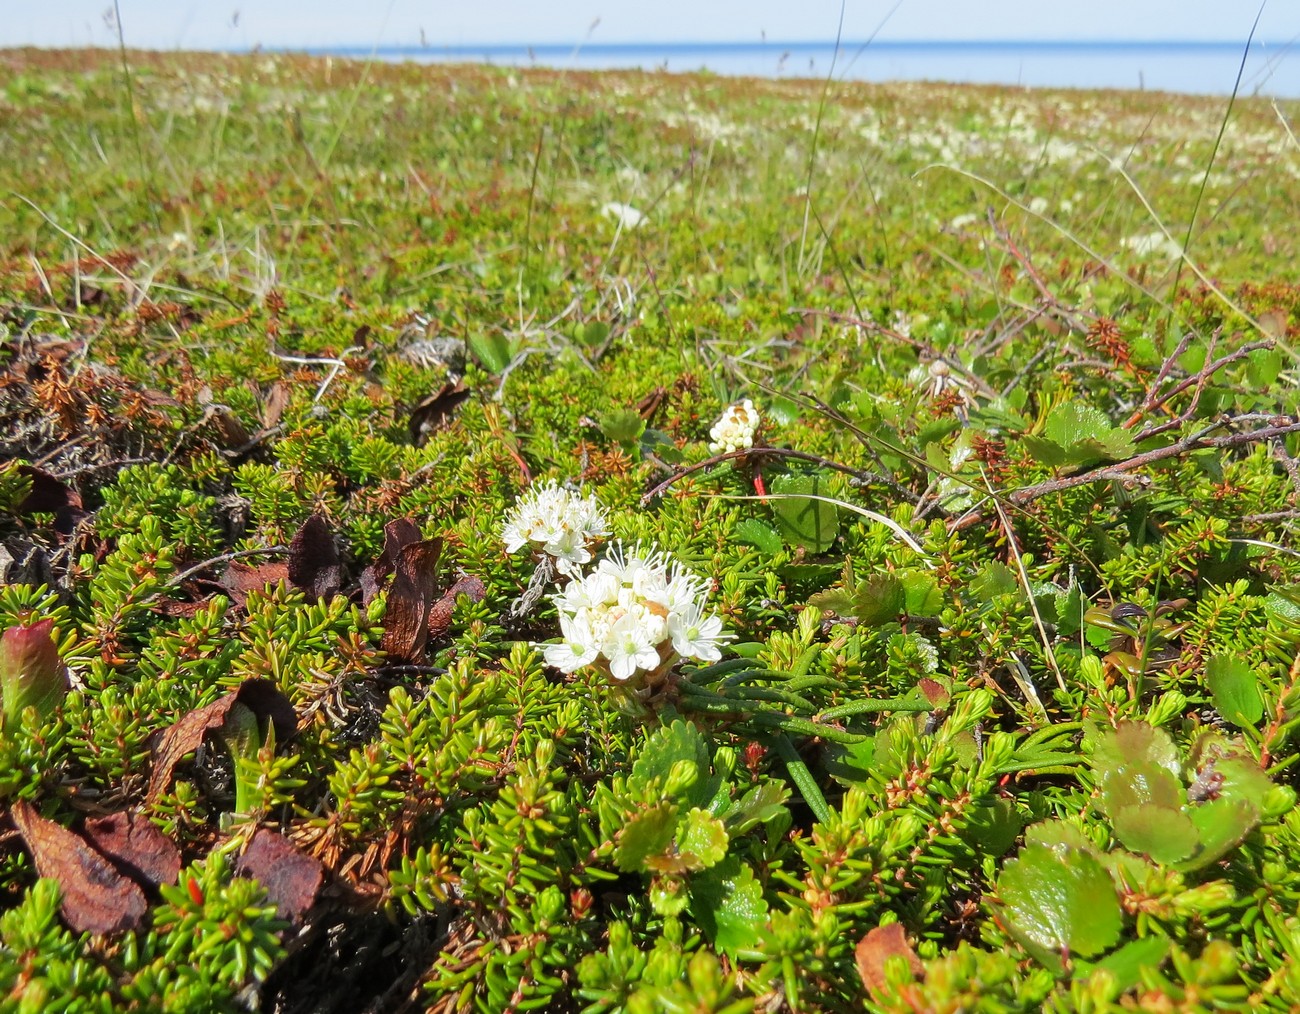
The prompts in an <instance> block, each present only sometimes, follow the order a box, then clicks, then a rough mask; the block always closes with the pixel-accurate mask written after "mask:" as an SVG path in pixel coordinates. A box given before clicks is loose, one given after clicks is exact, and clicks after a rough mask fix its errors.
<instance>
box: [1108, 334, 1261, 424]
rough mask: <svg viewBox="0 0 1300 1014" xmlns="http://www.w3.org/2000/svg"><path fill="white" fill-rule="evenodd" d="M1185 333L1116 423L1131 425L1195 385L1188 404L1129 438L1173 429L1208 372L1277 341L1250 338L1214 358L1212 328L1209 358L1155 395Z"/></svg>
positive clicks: (1197, 397)
mask: <svg viewBox="0 0 1300 1014" xmlns="http://www.w3.org/2000/svg"><path fill="white" fill-rule="evenodd" d="M1189 337H1190V336H1184V337H1183V340H1182V341H1180V342H1179V343H1178V347H1177V348H1175V349H1174V351H1173V352H1172V353H1170V355H1169V357H1168V358H1167V359H1166V360H1165V362H1164V364H1163V365H1162V366H1161V367H1160V373H1159V374H1158V375H1157V376H1156V379H1155V382H1154V383H1153V384H1152V385H1151V388H1150V390H1149V391H1148V392H1147V396H1146V398H1145V399H1144V400H1143V402H1142V404H1141V405H1140V406H1139V407H1138V409H1137V410H1136V411H1135V412H1134V413H1133V414H1132V415H1131V416H1129V417H1128V418H1127V419H1125V420H1124V422H1122V423H1121V424H1120V425H1121V426H1122V427H1123V428H1124V429H1129V428H1130V427H1132V426H1135V425H1136V424H1137V423H1138V421H1139V420H1140V419H1141V418H1142V417H1143V416H1144V415H1147V414H1148V413H1150V412H1153V411H1155V410H1156V409H1158V408H1160V407H1161V406H1162V405H1167V404H1168V403H1169V402H1170V401H1171V400H1172V399H1174V398H1176V397H1177V396H1178V395H1180V394H1182V393H1183V392H1184V391H1186V390H1187V389H1188V388H1195V391H1194V393H1193V394H1192V401H1191V404H1189V405H1188V406H1187V408H1186V409H1184V410H1183V411H1182V412H1180V413H1179V414H1178V415H1177V416H1176V417H1175V418H1173V419H1169V420H1166V421H1165V422H1162V423H1159V424H1154V423H1153V424H1150V425H1148V426H1146V427H1145V428H1144V429H1142V430H1141V431H1140V432H1138V433H1136V434H1135V435H1134V437H1133V439H1134V440H1135V441H1137V442H1138V443H1141V442H1142V441H1143V440H1147V439H1149V438H1151V437H1154V436H1157V435H1159V434H1161V433H1165V432H1168V431H1169V430H1172V429H1176V428H1177V427H1179V426H1181V425H1182V424H1183V423H1185V422H1187V420H1188V419H1190V418H1191V417H1192V415H1193V414H1194V413H1195V412H1196V407H1197V406H1198V405H1199V404H1200V402H1201V394H1202V392H1203V391H1204V390H1205V385H1206V383H1207V382H1208V381H1209V379H1210V378H1211V377H1212V376H1214V374H1216V373H1218V372H1219V371H1220V370H1221V369H1223V368H1224V367H1225V366H1228V365H1229V364H1231V363H1235V362H1236V361H1237V360H1239V359H1244V358H1245V357H1246V356H1248V355H1250V354H1251V353H1252V352H1259V351H1260V350H1262V349H1271V348H1273V347H1274V346H1275V345H1276V344H1277V343H1276V342H1275V341H1274V340H1273V339H1272V338H1265V339H1264V340H1263V341H1257V342H1250V343H1249V344H1247V345H1243V346H1241V348H1239V349H1234V350H1233V351H1232V352H1229V353H1228V354H1227V355H1226V356H1221V357H1220V358H1218V359H1214V358H1213V357H1214V343H1215V341H1216V340H1217V338H1218V332H1215V334H1213V335H1211V337H1210V350H1209V354H1208V355H1207V356H1206V358H1207V359H1209V360H1210V362H1207V363H1206V364H1205V365H1204V366H1203V367H1201V369H1199V370H1198V371H1197V372H1196V373H1194V374H1192V376H1190V377H1188V378H1187V379H1186V380H1184V381H1182V382H1181V383H1179V384H1175V385H1174V386H1173V387H1172V388H1170V389H1169V390H1168V391H1166V392H1164V393H1163V394H1159V395H1157V393H1156V390H1157V388H1158V387H1159V386H1160V383H1161V382H1162V381H1163V380H1164V379H1165V377H1166V376H1168V373H1169V370H1170V369H1171V368H1172V365H1173V362H1174V361H1175V360H1177V359H1178V357H1179V356H1181V355H1182V354H1183V352H1184V351H1186V348H1187V344H1188V338H1189Z"/></svg>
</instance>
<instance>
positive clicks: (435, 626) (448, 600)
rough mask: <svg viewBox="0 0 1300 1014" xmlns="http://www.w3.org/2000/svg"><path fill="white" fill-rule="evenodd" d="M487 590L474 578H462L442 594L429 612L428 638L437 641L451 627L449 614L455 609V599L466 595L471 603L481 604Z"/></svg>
mask: <svg viewBox="0 0 1300 1014" xmlns="http://www.w3.org/2000/svg"><path fill="white" fill-rule="evenodd" d="M486 594H487V589H486V588H484V587H483V582H482V581H481V580H479V579H478V578H476V577H462V578H461V579H460V580H459V581H457V582H456V583H455V584H454V585H452V586H451V587H450V588H448V589H447V590H446V592H444V593H443V596H442V598H440V599H439V600H438V601H437V602H435V603H434V604H433V608H432V609H431V610H429V637H430V638H432V639H435V640H436V639H437V638H439V637H441V636H442V635H443V634H445V633H446V632H447V630H448V628H450V627H451V613H452V610H453V609H455V608H456V598H457V596H460V595H468V596H469V600H470V601H471V602H482V601H483V596H484V595H486Z"/></svg>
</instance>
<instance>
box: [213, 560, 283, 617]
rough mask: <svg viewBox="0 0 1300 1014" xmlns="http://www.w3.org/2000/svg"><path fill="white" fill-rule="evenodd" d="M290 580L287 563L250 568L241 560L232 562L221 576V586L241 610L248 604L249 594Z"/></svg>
mask: <svg viewBox="0 0 1300 1014" xmlns="http://www.w3.org/2000/svg"><path fill="white" fill-rule="evenodd" d="M288 579H289V565H288V564H287V563H281V562H275V563H261V564H258V565H257V566H250V565H249V564H247V563H244V562H242V561H240V560H231V561H230V565H229V566H228V567H226V572H225V573H224V574H222V575H221V586H222V587H223V588H224V589H225V590H226V593H227V594H228V595H229V596H230V601H231V602H233V603H234V604H235V605H236V606H238V607H239V608H240V609H243V608H244V606H245V605H246V604H247V602H248V593H249V592H254V591H262V590H263V589H265V588H266V586H267V585H273V584H279V583H280V582H281V581H287V580H288Z"/></svg>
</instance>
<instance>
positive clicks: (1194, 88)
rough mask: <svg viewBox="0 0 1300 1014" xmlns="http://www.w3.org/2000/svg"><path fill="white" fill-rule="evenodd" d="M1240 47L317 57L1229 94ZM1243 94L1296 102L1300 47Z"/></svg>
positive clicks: (1255, 62) (756, 47)
mask: <svg viewBox="0 0 1300 1014" xmlns="http://www.w3.org/2000/svg"><path fill="white" fill-rule="evenodd" d="M1243 49H1244V44H1243V43H1236V42H1146V41H1139V42H1113V41H1106V42H1023V41H1006V42H987V41H986V42H965V41H963V42H924V41H914V42H899V41H883V42H882V41H876V42H871V43H861V42H856V43H855V42H842V43H840V45H839V47H838V48H837V47H836V46H835V44H834V43H824V42H753V43H751V42H731V43H718V42H690V43H680V42H678V43H594V42H593V43H585V44H580V45H554V44H548V45H538V46H527V45H456V46H439V45H436V44H430V45H427V46H407V47H381V48H379V49H370V48H368V47H361V46H357V47H334V48H329V49H317V50H312V52H315V53H318V54H321V55H336V56H349V57H360V58H364V57H367V56H370V55H372V54H373V55H374V56H375V57H377V58H379V59H383V60H394V61H397V60H412V61H419V62H425V63H448V62H455V63H467V62H468V63H487V64H495V65H499V66H510V67H534V66H535V67H555V68H571V69H573V70H603V69H609V68H640V69H643V70H658V71H667V72H670V73H672V72H685V71H698V70H708V71H711V72H713V73H715V74H723V75H748V76H754V77H766V78H797V77H812V78H825V77H826V76H827V74H828V73H833V74H834V76H835V77H836V78H839V79H847V80H859V81H950V82H971V83H980V84H1004V85H1023V86H1027V87H1060V88H1125V89H1146V90H1148V91H1171V92H1189V93H1195V94H1208V95H1227V94H1229V93H1231V91H1232V88H1233V82H1234V81H1235V80H1236V77H1237V70H1238V68H1239V67H1240V65H1241V58H1242V52H1243ZM1240 94H1242V95H1253V94H1259V95H1268V96H1273V97H1277V98H1300V43H1296V42H1295V41H1293V42H1290V43H1280V44H1279V43H1270V44H1264V43H1260V42H1258V41H1256V42H1255V43H1253V44H1252V45H1251V47H1250V52H1249V54H1248V56H1247V59H1246V67H1245V73H1244V74H1243V75H1242V84H1241V90H1240Z"/></svg>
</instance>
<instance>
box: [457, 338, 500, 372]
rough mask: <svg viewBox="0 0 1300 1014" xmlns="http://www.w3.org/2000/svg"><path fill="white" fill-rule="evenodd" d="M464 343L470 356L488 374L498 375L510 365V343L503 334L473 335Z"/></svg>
mask: <svg viewBox="0 0 1300 1014" xmlns="http://www.w3.org/2000/svg"><path fill="white" fill-rule="evenodd" d="M465 343H466V344H467V345H468V346H469V351H470V354H471V355H472V356H473V357H474V358H475V359H477V360H478V362H479V365H480V366H482V367H483V369H485V370H487V372H488V373H500V372H501V371H502V370H504V369H505V368H506V367H507V366H509V365H510V357H511V350H510V341H509V339H507V338H506V336H505V335H503V334H500V333H493V334H483V333H481V332H480V333H475V334H471V335H470V336H469V337H468V338H467V339H466V340H465Z"/></svg>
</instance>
